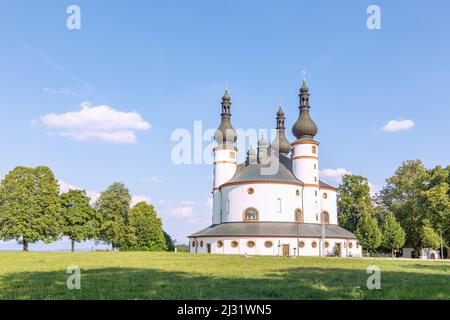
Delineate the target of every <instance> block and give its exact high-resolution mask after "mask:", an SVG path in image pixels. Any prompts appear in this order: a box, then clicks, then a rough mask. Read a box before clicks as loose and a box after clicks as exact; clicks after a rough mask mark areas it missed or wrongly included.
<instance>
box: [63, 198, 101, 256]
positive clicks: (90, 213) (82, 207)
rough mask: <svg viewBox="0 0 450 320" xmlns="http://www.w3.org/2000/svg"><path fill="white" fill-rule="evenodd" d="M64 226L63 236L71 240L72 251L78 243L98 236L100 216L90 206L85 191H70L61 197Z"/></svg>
mask: <svg viewBox="0 0 450 320" xmlns="http://www.w3.org/2000/svg"><path fill="white" fill-rule="evenodd" d="M60 198H61V207H62V215H63V218H64V224H63V227H62V234H63V235H64V236H67V237H69V238H70V240H71V251H72V252H74V251H75V242H76V241H85V240H87V239H93V238H95V237H96V236H97V235H98V228H99V226H100V216H99V214H98V212H97V211H96V210H95V209H94V208H92V207H91V206H90V204H89V201H90V200H91V199H90V198H89V197H88V196H87V195H86V191H84V190H69V191H68V192H66V193H63V194H62V195H61V196H60Z"/></svg>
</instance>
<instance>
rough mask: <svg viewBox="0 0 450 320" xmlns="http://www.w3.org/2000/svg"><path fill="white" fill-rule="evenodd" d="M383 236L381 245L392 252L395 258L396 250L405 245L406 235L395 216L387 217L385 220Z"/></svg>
mask: <svg viewBox="0 0 450 320" xmlns="http://www.w3.org/2000/svg"><path fill="white" fill-rule="evenodd" d="M381 234H382V240H381V245H382V246H383V247H384V248H386V249H389V250H391V254H392V257H394V250H398V249H400V248H401V247H403V245H404V244H405V237H406V234H405V230H403V228H402V226H401V225H400V223H398V221H397V220H396V219H395V216H394V215H393V214H389V215H387V216H386V218H385V219H384V223H383V228H382V230H381Z"/></svg>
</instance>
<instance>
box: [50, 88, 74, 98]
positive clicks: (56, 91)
mask: <svg viewBox="0 0 450 320" xmlns="http://www.w3.org/2000/svg"><path fill="white" fill-rule="evenodd" d="M44 92H45V93H48V94H52V95H66V96H76V95H77V93H76V92H75V91H72V90H70V89H69V88H60V89H51V88H44Z"/></svg>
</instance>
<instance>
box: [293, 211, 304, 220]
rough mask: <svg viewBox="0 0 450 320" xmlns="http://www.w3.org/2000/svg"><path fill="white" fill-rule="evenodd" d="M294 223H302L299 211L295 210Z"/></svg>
mask: <svg viewBox="0 0 450 320" xmlns="http://www.w3.org/2000/svg"><path fill="white" fill-rule="evenodd" d="M295 221H297V222H303V213H302V210H301V209H295Z"/></svg>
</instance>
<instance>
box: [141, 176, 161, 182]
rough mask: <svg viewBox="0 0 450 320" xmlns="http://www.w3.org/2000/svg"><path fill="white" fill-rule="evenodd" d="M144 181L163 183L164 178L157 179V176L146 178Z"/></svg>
mask: <svg viewBox="0 0 450 320" xmlns="http://www.w3.org/2000/svg"><path fill="white" fill-rule="evenodd" d="M142 180H143V181H145V182H153V183H162V178H160V177H157V176H152V177H150V178H144V179H142Z"/></svg>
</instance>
